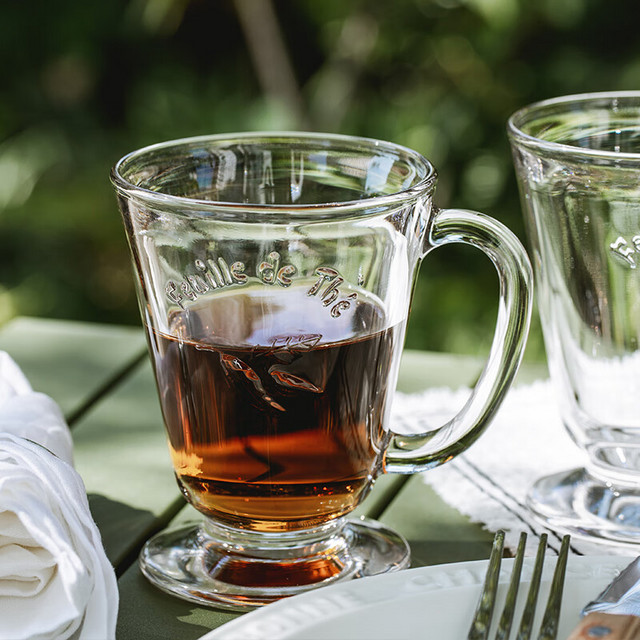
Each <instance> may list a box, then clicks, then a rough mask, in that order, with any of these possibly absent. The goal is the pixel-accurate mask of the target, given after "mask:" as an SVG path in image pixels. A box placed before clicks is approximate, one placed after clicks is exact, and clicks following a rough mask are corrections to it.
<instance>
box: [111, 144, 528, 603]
mask: <svg viewBox="0 0 640 640" xmlns="http://www.w3.org/2000/svg"><path fill="white" fill-rule="evenodd" d="M112 181H113V184H114V186H115V188H116V191H117V194H118V199H119V206H120V209H121V212H122V215H123V219H124V225H125V228H126V231H127V236H128V240H129V244H130V248H131V254H132V257H133V264H134V267H135V273H136V283H137V286H138V296H139V301H140V308H141V313H142V318H143V321H144V325H145V327H146V330H147V335H148V342H149V349H150V353H151V359H152V362H153V366H154V370H155V376H156V381H157V386H158V392H159V396H160V403H161V407H162V413H163V417H164V422H165V426H166V430H167V434H168V441H169V451H170V454H171V459H172V461H173V465H174V469H175V474H176V477H177V480H178V484H179V486H180V488H181V490H182V492H183V494H184V495H185V497H186V498H187V500H188V501H189V502H190V503H191V504H192V505H193V506H194V507H195V508H196V509H197V510H198V511H200V512H201V513H203V514H204V515H205V516H206V518H205V519H204V522H203V523H202V524H197V525H190V526H186V527H183V528H181V529H177V530H173V531H166V532H162V533H160V534H159V535H157V536H155V537H154V538H152V539H151V540H150V541H149V542H148V543H147V545H146V546H145V548H144V550H143V551H142V554H141V567H142V570H143V572H144V573H145V575H146V576H147V577H148V578H149V579H150V580H151V581H152V582H153V583H155V584H156V585H157V586H159V587H160V588H162V589H164V590H166V591H168V592H171V593H174V594H177V595H180V596H182V597H184V598H186V599H189V600H192V601H196V602H201V603H206V604H214V605H216V606H223V607H227V608H236V609H242V608H247V607H252V606H258V605H262V604H265V603H268V602H271V601H273V600H275V599H278V598H281V597H284V596H289V595H293V594H295V593H299V592H301V591H305V590H307V589H310V588H314V587H317V586H320V585H325V584H329V583H332V582H333V581H336V580H339V579H344V578H351V577H356V576H362V575H372V574H376V573H381V572H385V571H389V570H393V569H399V568H402V567H405V566H407V564H408V561H409V550H408V546H407V543H406V542H405V541H404V539H403V538H402V537H401V536H399V535H397V534H396V533H394V532H393V531H391V530H389V529H387V528H386V527H383V526H382V525H381V524H379V523H377V522H375V521H371V520H366V519H361V518H353V519H350V518H349V517H348V514H349V513H350V512H351V511H352V510H353V509H354V508H355V507H356V506H357V505H358V504H359V503H360V502H361V501H362V499H363V498H364V497H365V496H366V494H367V493H368V492H369V490H370V489H371V486H372V483H373V482H374V480H375V478H376V477H377V476H378V475H379V474H381V473H384V472H399V473H412V472H415V471H420V470H424V469H429V468H431V467H434V466H436V465H439V464H441V463H443V462H446V461H447V460H449V459H451V458H452V457H453V456H455V455H456V454H457V453H459V452H460V451H462V450H464V449H465V448H466V447H467V446H469V444H471V443H472V442H473V441H474V440H475V439H476V438H477V437H478V436H479V435H480V433H481V432H482V430H483V429H484V428H485V427H486V426H487V423H488V422H489V421H490V419H491V417H492V416H493V414H494V413H495V411H496V409H497V407H498V405H499V404H500V402H501V400H502V398H503V396H504V394H505V392H506V390H507V388H508V386H509V384H510V383H511V381H512V379H513V376H514V375H515V372H516V369H517V367H518V364H519V361H520V358H521V355H522V350H523V346H524V343H525V340H526V334H527V330H528V323H529V318H530V284H531V278H532V276H531V274H530V266H529V262H528V259H527V256H526V254H525V252H524V249H523V248H522V246H521V244H520V243H519V242H518V240H517V239H516V238H515V237H514V236H513V235H512V234H511V232H509V231H508V230H507V229H506V228H504V227H503V226H502V225H501V224H499V223H497V222H496V221H494V220H492V219H491V218H487V217H485V216H483V215H481V214H478V213H473V212H469V211H460V210H437V209H436V208H435V207H434V206H433V204H432V196H433V191H434V188H435V182H436V172H435V169H434V168H433V166H432V165H431V164H430V163H429V162H428V161H427V160H426V159H424V158H423V157H422V156H421V155H420V154H418V153H416V152H414V151H411V150H409V149H405V148H403V147H399V146H396V145H393V144H389V143H386V142H380V141H374V140H368V139H362V138H353V137H344V136H337V135H330V136H327V135H319V134H306V133H305V134H238V135H228V136H210V137H200V138H193V139H186V140H178V141H173V142H167V143H163V144H158V145H155V146H151V147H147V148H145V149H142V150H139V151H136V152H134V153H132V154H130V155H128V156H126V157H124V158H123V159H122V160H120V161H119V162H118V164H117V165H116V167H115V168H114V171H113V174H112ZM452 242H463V243H467V244H471V245H474V246H476V247H479V248H480V249H481V250H483V251H484V252H485V253H486V254H487V255H488V256H489V257H490V259H491V260H492V261H493V262H494V264H495V266H496V268H497V270H498V274H499V278H500V306H499V312H498V319H497V328H496V333H495V337H494V340H493V346H492V348H491V353H490V357H489V360H488V363H487V365H486V367H485V369H484V373H483V374H482V376H481V378H480V379H479V381H478V383H477V385H476V387H475V389H474V391H473V394H472V396H471V398H470V399H469V401H468V403H467V404H466V406H465V407H464V408H463V409H462V410H461V412H460V413H459V414H458V415H457V416H456V417H455V418H454V419H453V420H451V421H450V422H449V423H447V424H446V425H444V426H442V427H439V426H434V428H433V430H432V431H430V432H429V433H426V434H421V435H419V436H412V437H405V438H399V437H397V438H394V435H395V434H394V433H393V432H392V431H391V430H390V425H389V423H388V416H389V409H390V405H391V401H392V396H393V393H394V388H395V384H396V378H397V373H398V367H399V361H400V355H401V350H402V344H403V340H404V333H405V327H406V322H407V315H408V310H409V303H410V299H411V293H412V290H413V285H414V282H415V278H416V274H417V270H418V266H419V263H420V261H421V259H422V258H423V257H424V256H425V255H426V254H427V253H428V252H429V251H431V250H432V249H434V248H435V247H438V246H442V245H445V244H448V243H452ZM437 303H438V302H437V300H435V301H434V304H437Z"/></svg>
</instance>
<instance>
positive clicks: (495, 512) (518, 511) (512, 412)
mask: <svg viewBox="0 0 640 640" xmlns="http://www.w3.org/2000/svg"><path fill="white" fill-rule="evenodd" d="M468 396H469V389H458V390H452V389H449V388H436V389H430V390H428V391H425V392H423V393H419V394H410V395H407V394H401V393H398V394H397V396H396V400H395V403H394V408H393V413H394V416H393V420H392V424H394V429H395V425H399V430H402V431H410V432H414V433H416V432H421V431H425V430H427V429H428V428H429V427H434V426H437V425H439V424H442V423H444V422H445V421H446V420H447V419H448V418H450V417H452V416H453V415H454V414H455V413H456V412H457V411H458V410H459V409H460V408H461V407H462V406H463V404H464V402H465V400H466V399H467V398H468ZM585 456H586V454H584V453H583V452H582V451H581V450H580V449H579V448H578V446H577V445H576V444H575V443H574V442H573V441H572V440H571V438H570V437H569V435H568V433H567V432H566V430H565V428H564V426H563V425H562V422H561V420H560V416H559V415H558V411H557V409H556V404H555V400H554V397H553V391H552V388H551V383H550V382H549V381H548V380H546V381H538V382H535V383H533V384H531V385H527V386H521V387H516V388H513V389H511V391H510V392H509V394H508V395H507V397H506V399H505V401H504V403H503V405H502V406H501V407H500V410H499V411H498V413H497V415H496V417H495V418H494V420H493V422H492V423H491V425H489V427H488V429H487V430H486V432H485V433H484V434H483V435H482V436H481V437H480V439H479V440H478V441H477V442H476V443H475V444H473V445H472V446H471V447H470V448H469V450H468V451H466V452H465V453H464V454H461V455H460V456H458V457H457V458H455V459H454V460H453V461H451V462H449V463H448V464H445V465H443V466H442V467H438V468H436V469H433V470H431V471H427V472H425V473H424V474H423V478H424V481H425V482H426V483H427V484H428V485H430V486H431V487H433V489H434V490H435V491H436V492H437V493H438V494H439V495H440V496H441V497H442V498H443V499H444V500H445V501H446V502H447V503H448V504H450V505H451V506H453V507H455V508H456V509H458V510H459V511H460V512H461V513H463V514H465V515H467V516H469V517H470V518H471V520H473V521H474V522H478V523H481V524H482V525H484V526H485V527H486V528H487V529H488V530H490V531H497V530H498V529H504V530H505V531H506V532H507V537H506V544H507V545H508V546H510V547H512V548H515V547H516V546H517V542H518V536H519V534H520V532H521V531H526V532H527V533H529V534H530V535H529V545H530V548H531V549H532V548H533V547H534V546H535V545H537V539H536V538H537V536H538V535H539V534H541V533H542V532H547V533H549V542H550V546H551V547H552V548H554V549H556V550H557V549H558V548H559V546H560V539H561V536H560V534H558V533H557V532H555V531H552V530H549V529H547V528H546V527H544V526H543V525H542V524H541V523H540V522H538V521H537V520H535V519H534V518H533V516H532V514H531V512H530V511H529V510H528V509H527V507H526V505H525V497H526V494H527V492H528V490H529V488H530V487H531V485H532V484H533V483H534V482H535V481H536V480H537V479H538V478H540V477H541V476H544V475H548V474H551V473H556V472H559V471H563V470H566V469H571V468H574V467H581V466H583V465H584V463H585V460H586V458H585ZM532 534H533V535H532ZM572 549H573V551H574V552H575V553H583V554H603V553H607V554H609V553H611V554H614V553H615V554H620V555H630V554H631V552H630V547H629V546H620V547H617V546H613V545H609V544H607V545H603V544H598V543H591V542H589V541H584V540H581V539H577V538H573V539H572Z"/></svg>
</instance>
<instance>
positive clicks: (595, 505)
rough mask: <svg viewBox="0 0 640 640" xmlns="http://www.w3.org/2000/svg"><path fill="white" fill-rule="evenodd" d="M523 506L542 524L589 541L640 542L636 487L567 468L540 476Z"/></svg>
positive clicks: (639, 504)
mask: <svg viewBox="0 0 640 640" xmlns="http://www.w3.org/2000/svg"><path fill="white" fill-rule="evenodd" d="M527 506H528V507H529V508H530V509H531V511H532V512H533V514H534V515H535V516H536V518H538V519H539V520H540V521H541V522H543V523H544V524H545V525H546V526H548V527H551V528H553V529H556V530H559V531H562V532H565V533H570V534H571V535H573V536H578V537H581V538H583V539H587V540H590V541H592V542H600V543H608V544H617V545H620V544H625V545H633V547H634V549H636V550H637V549H638V545H640V487H637V488H634V487H633V486H618V485H613V484H612V483H610V482H607V481H605V480H601V479H600V478H598V477H596V476H594V475H592V474H590V473H589V472H588V471H587V470H586V469H570V470H568V471H563V472H560V473H557V474H553V475H549V476H545V477H543V478H540V479H539V480H538V481H537V482H536V483H535V484H534V485H533V487H532V488H531V490H530V491H529V494H528V495H527Z"/></svg>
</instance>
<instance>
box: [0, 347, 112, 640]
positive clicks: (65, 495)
mask: <svg viewBox="0 0 640 640" xmlns="http://www.w3.org/2000/svg"><path fill="white" fill-rule="evenodd" d="M117 609H118V593H117V585H116V579H115V574H114V571H113V568H112V567H111V565H110V563H109V561H108V559H107V557H106V555H105V552H104V548H103V546H102V542H101V539H100V534H99V532H98V529H97V527H96V525H95V523H94V522H93V519H92V517H91V514H90V511H89V503H88V501H87V495H86V491H85V488H84V484H83V482H82V480H81V478H80V476H79V475H78V473H77V472H76V471H75V470H74V468H73V466H72V441H71V435H70V433H69V429H68V427H67V425H66V423H65V420H64V418H63V416H62V414H61V412H60V409H59V408H58V406H57V405H56V403H55V402H54V401H53V400H52V399H51V398H49V397H48V396H45V395H44V394H41V393H36V392H34V391H33V390H32V389H31V386H30V385H29V382H28V381H27V379H26V378H25V377H24V375H23V373H22V371H21V370H20V369H19V368H18V366H17V365H16V364H15V363H14V362H13V360H11V358H10V357H9V356H8V355H7V354H6V353H4V352H0V639H6V640H19V639H21V638H25V639H26V638H29V639H30V640H36V639H38V640H39V639H45V638H56V639H65V638H72V639H74V640H85V639H86V640H92V639H95V640H109V639H110V638H115V623H116V616H117Z"/></svg>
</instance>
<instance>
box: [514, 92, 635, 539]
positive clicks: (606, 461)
mask: <svg viewBox="0 0 640 640" xmlns="http://www.w3.org/2000/svg"><path fill="white" fill-rule="evenodd" d="M508 128H509V135H510V138H511V144H512V148H513V155H514V161H515V167H516V172H517V176H518V181H519V185H520V190H521V195H522V204H523V208H524V214H525V219H526V221H527V224H528V233H529V237H530V241H531V245H532V247H533V253H532V260H533V263H534V272H535V274H536V276H535V277H536V285H537V292H538V294H537V295H538V306H539V310H540V316H541V320H542V329H543V333H544V338H545V345H546V350H547V357H548V361H549V369H550V375H551V380H552V382H553V385H554V387H555V390H556V392H557V397H558V403H559V408H560V414H561V417H562V420H563V422H564V424H565V426H566V427H567V429H568V431H569V433H570V434H571V436H572V438H573V440H575V442H576V443H577V445H578V446H579V447H581V448H582V449H583V450H584V452H585V453H586V456H585V458H586V459H587V460H586V466H585V468H583V469H571V470H568V471H566V472H563V473H558V474H556V475H552V476H550V477H545V478H542V479H541V480H540V481H539V482H537V483H536V485H535V486H534V487H533V489H532V490H531V492H530V493H529V496H528V502H529V506H530V507H531V508H532V509H533V511H534V512H535V513H536V514H537V515H538V516H539V517H540V518H542V519H543V520H545V521H546V522H548V523H549V524H550V525H551V526H553V527H554V528H557V529H563V530H565V531H570V532H572V533H574V534H575V535H587V536H595V537H597V538H600V539H601V540H608V541H612V542H635V543H640V350H639V346H638V342H639V340H640V269H639V268H638V267H639V266H640V92H631V93H629V92H625V93H600V94H597V93H596V94H589V95H580V96H567V97H562V98H556V99H553V100H548V101H545V102H540V103H537V104H534V105H531V106H529V107H525V108H524V109H522V110H520V111H518V112H517V113H515V114H514V115H513V116H512V117H511V119H510V120H509V125H508ZM550 446H552V445H551V443H550Z"/></svg>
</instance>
